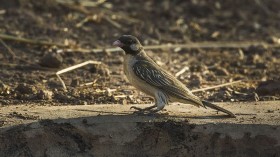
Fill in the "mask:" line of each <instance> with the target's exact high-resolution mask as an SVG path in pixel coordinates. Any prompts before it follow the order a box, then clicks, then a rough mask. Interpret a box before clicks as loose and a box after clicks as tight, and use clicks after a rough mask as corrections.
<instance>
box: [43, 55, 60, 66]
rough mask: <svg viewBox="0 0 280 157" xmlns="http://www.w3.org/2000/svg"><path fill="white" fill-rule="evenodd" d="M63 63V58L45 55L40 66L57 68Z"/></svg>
mask: <svg viewBox="0 0 280 157" xmlns="http://www.w3.org/2000/svg"><path fill="white" fill-rule="evenodd" d="M62 62H63V58H62V56H61V55H60V54H58V53H51V52H49V53H47V54H46V55H45V56H43V58H42V59H41V60H40V65H41V66H44V67H48V68H59V67H60V66H61V64H62Z"/></svg>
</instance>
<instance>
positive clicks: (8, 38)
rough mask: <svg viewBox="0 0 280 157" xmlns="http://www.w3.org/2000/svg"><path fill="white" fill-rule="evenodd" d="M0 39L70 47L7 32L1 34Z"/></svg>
mask: <svg viewBox="0 0 280 157" xmlns="http://www.w3.org/2000/svg"><path fill="white" fill-rule="evenodd" d="M0 39H3V40H11V41H16V42H22V43H27V44H34V45H47V46H57V47H69V45H65V44H59V43H52V42H47V41H39V40H32V39H27V38H22V37H16V36H12V35H7V34H0Z"/></svg>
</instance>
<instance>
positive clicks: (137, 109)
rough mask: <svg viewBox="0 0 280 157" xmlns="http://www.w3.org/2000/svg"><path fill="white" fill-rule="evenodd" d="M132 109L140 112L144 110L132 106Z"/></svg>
mask: <svg viewBox="0 0 280 157" xmlns="http://www.w3.org/2000/svg"><path fill="white" fill-rule="evenodd" d="M130 109H135V110H138V111H142V110H143V109H141V108H139V107H136V106H131V107H130Z"/></svg>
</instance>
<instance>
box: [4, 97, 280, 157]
mask: <svg viewBox="0 0 280 157" xmlns="http://www.w3.org/2000/svg"><path fill="white" fill-rule="evenodd" d="M219 105H220V106H223V107H225V108H227V109H229V110H231V111H233V112H234V113H236V114H237V118H235V119H234V118H225V117H224V116H223V114H217V113H216V112H214V111H213V110H210V109H209V110H205V109H202V108H196V107H191V106H189V105H170V106H168V107H167V108H166V110H167V111H165V112H164V113H165V114H163V115H159V116H156V117H154V116H153V117H152V116H137V115H132V114H131V112H132V111H130V110H129V108H130V106H123V105H86V106H36V105H33V106H32V105H28V106H27V105H21V106H6V107H1V110H0V115H1V119H0V121H1V120H2V121H3V122H4V123H3V124H2V127H1V128H0V156H1V157H2V156H3V157H4V156H52V157H53V156H58V157H64V156H67V157H68V156H81V157H82V156H199V157H201V156H248V157H249V156H250V157H251V156H265V157H269V156H274V157H275V156H280V125H279V124H280V114H279V113H280V103H279V102H257V103H231V104H219ZM143 107H144V106H143ZM166 114H168V115H166ZM38 118H39V119H40V120H39V121H38Z"/></svg>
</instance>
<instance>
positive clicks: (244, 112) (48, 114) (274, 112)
mask: <svg viewBox="0 0 280 157" xmlns="http://www.w3.org/2000/svg"><path fill="white" fill-rule="evenodd" d="M218 105H219V106H221V107H224V108H226V109H228V110H230V111H232V112H233V113H235V114H236V115H237V117H236V118H227V117H226V116H225V115H224V114H223V113H217V112H216V111H214V110H212V109H203V108H197V107H195V106H191V105H187V104H172V105H169V106H166V107H165V111H162V112H161V114H159V115H158V116H140V115H135V114H132V113H133V110H130V107H131V105H119V104H115V105H109V104H103V105H77V106H51V105H45V106H38V105H37V104H31V105H9V106H2V107H0V122H1V121H2V126H1V127H0V128H2V129H1V130H3V129H4V128H6V127H10V126H14V125H19V124H28V123H32V122H35V121H38V120H43V119H56V120H58V121H61V122H72V123H75V119H76V118H81V117H84V118H87V119H91V122H92V123H129V122H160V121H166V120H173V121H188V122H189V123H194V124H210V123H211V124H222V123H227V124H267V125H279V124H280V101H267V102H239V103H218ZM137 106H139V107H147V106H150V105H148V104H147V105H137ZM18 115H20V116H18ZM102 115H107V116H106V118H105V117H104V116H102ZM116 115H118V116H116ZM92 117H94V118H92ZM4 130H5V129H4Z"/></svg>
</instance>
